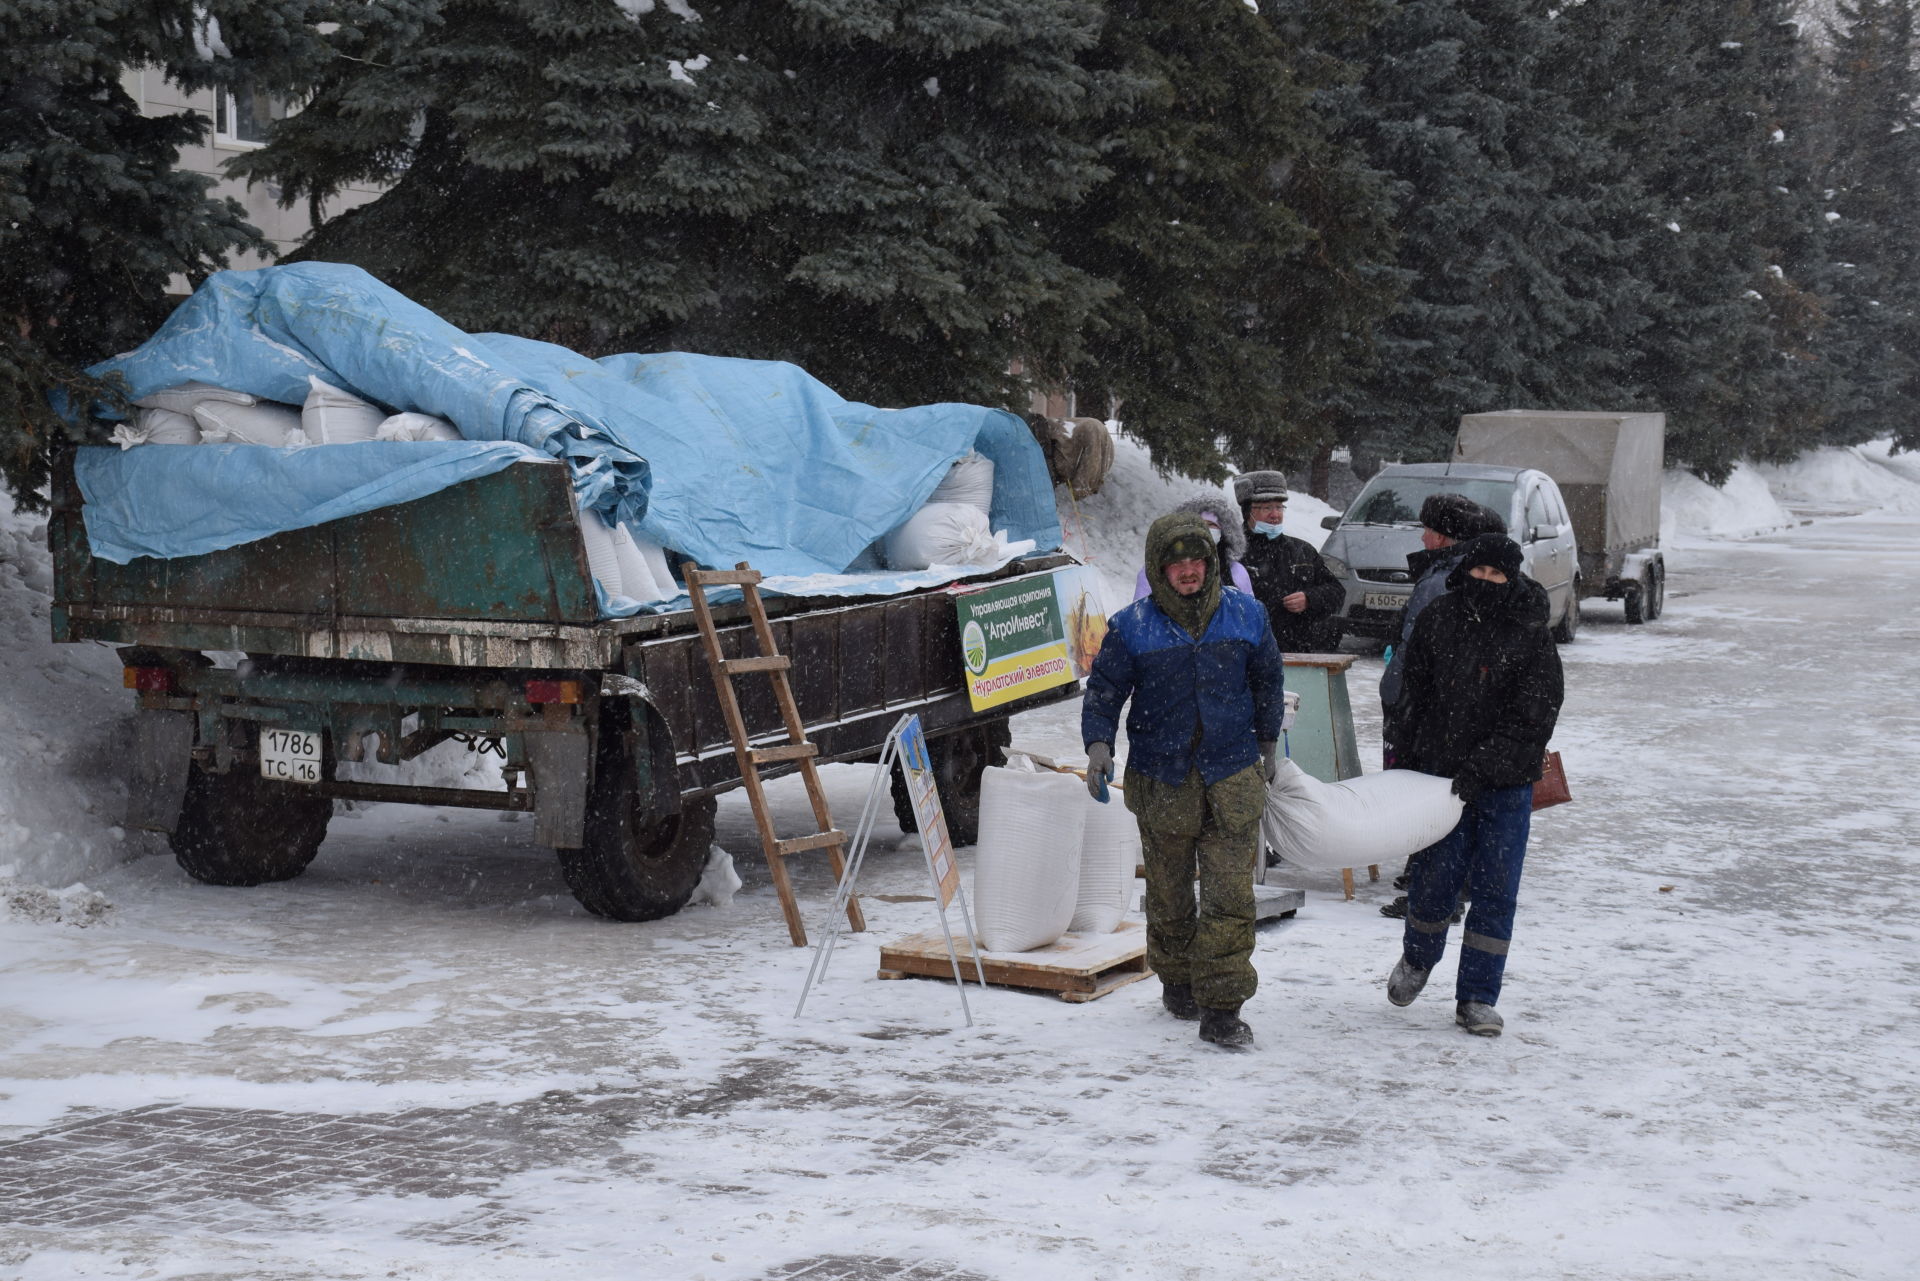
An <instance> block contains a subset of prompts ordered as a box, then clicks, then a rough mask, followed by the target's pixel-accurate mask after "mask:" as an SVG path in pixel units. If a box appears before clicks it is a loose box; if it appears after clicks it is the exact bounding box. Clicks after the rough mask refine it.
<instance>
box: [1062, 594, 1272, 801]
mask: <svg viewBox="0 0 1920 1281" xmlns="http://www.w3.org/2000/svg"><path fill="white" fill-rule="evenodd" d="M1285 679H1286V677H1285V668H1284V666H1283V665H1282V662H1281V658H1280V646H1279V645H1278V644H1277V643H1275V641H1274V639H1273V628H1272V627H1270V626H1269V625H1268V623H1267V608H1266V606H1264V605H1262V604H1261V603H1260V602H1259V601H1257V600H1255V599H1254V598H1253V597H1251V596H1248V595H1246V594H1245V593H1244V592H1221V593H1220V606H1219V608H1218V609H1216V610H1214V611H1213V617H1212V618H1210V619H1208V620H1207V630H1206V634H1205V635H1203V636H1201V638H1200V639H1199V640H1197V641H1196V640H1194V638H1193V637H1192V636H1189V635H1188V634H1187V632H1186V629H1185V628H1183V627H1181V626H1180V625H1179V624H1178V623H1176V622H1174V621H1173V620H1172V619H1170V618H1168V617H1167V616H1166V614H1164V613H1162V612H1161V610H1160V607H1159V606H1158V605H1156V604H1154V603H1153V598H1152V597H1147V598H1146V599H1144V600H1137V601H1135V602H1134V603H1133V604H1131V605H1129V606H1127V607H1126V608H1125V609H1123V610H1121V611H1120V612H1119V613H1117V614H1115V615H1114V616H1113V617H1112V618H1109V619H1108V620H1107V638H1106V640H1105V641H1104V642H1102V643H1101V646H1100V654H1099V657H1097V658H1095V659H1094V660H1093V670H1092V671H1091V672H1089V673H1088V674H1087V691H1086V697H1085V699H1084V701H1083V702H1082V703H1081V706H1080V738H1081V741H1082V742H1084V743H1086V744H1088V745H1091V744H1094V743H1108V744H1111V743H1113V741H1114V736H1115V734H1116V732H1117V730H1118V727H1119V723H1120V709H1121V707H1122V706H1124V705H1125V704H1126V701H1127V699H1128V698H1132V699H1133V708H1132V710H1130V711H1129V712H1128V713H1127V768H1129V769H1136V770H1139V771H1140V772H1141V773H1143V774H1146V775H1148V776H1149V777H1151V778H1155V779H1158V780H1159V781H1160V782H1163V783H1171V784H1176V785H1177V784H1180V783H1183V782H1185V781H1186V778H1187V773H1188V771H1190V770H1192V769H1195V768H1198V769H1199V771H1200V777H1201V778H1202V779H1204V780H1205V781H1206V782H1208V783H1217V782H1219V781H1220V780H1221V779H1223V778H1226V777H1228V776H1229V775H1232V774H1237V773H1239V772H1240V771H1241V770H1243V769H1245V768H1247V766H1249V765H1252V764H1254V763H1255V762H1256V761H1258V760H1259V759H1260V744H1261V743H1270V742H1274V741H1277V740H1278V739H1279V737H1280V714H1281V705H1280V693H1281V690H1282V688H1283V686H1284V683H1285ZM1196 729H1197V730H1198V731H1199V735H1198V743H1197V745H1196V743H1195V730H1196Z"/></svg>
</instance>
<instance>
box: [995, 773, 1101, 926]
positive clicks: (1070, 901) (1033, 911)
mask: <svg viewBox="0 0 1920 1281" xmlns="http://www.w3.org/2000/svg"><path fill="white" fill-rule="evenodd" d="M1086 801H1087V789H1086V785H1085V784H1084V783H1082V782H1081V781H1080V780H1079V779H1077V778H1075V777H1074V776H1073V775H1071V774H1055V773H1052V772H1051V771H1047V772H1043V773H1027V772H1026V771H1024V770H1011V769H1002V768H1000V767H999V766H989V767H988V768H987V770H986V772H985V773H984V774H983V775H982V776H981V779H980V840H979V844H978V846H977V847H976V850H975V853H974V863H973V923H974V928H975V929H976V930H978V931H979V934H980V946H981V947H983V948H985V949H986V950H987V951H989V952H1026V951H1030V950H1032V949H1033V948H1036V947H1045V946H1046V945H1047V944H1049V943H1051V942H1053V941H1054V940H1055V939H1057V938H1059V937H1060V936H1061V935H1062V934H1064V933H1066V932H1067V926H1068V925H1069V924H1071V923H1072V921H1073V910H1074V906H1075V904H1076V903H1077V902H1078V900H1079V895H1080V841H1081V838H1082V836H1084V835H1085V832H1086V823H1087V807H1086Z"/></svg>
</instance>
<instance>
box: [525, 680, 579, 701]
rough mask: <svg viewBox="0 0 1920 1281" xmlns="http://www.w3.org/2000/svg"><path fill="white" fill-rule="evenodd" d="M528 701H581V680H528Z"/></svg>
mask: <svg viewBox="0 0 1920 1281" xmlns="http://www.w3.org/2000/svg"><path fill="white" fill-rule="evenodd" d="M527 701H528V702H529V703H535V704H538V703H577V702H579V701H580V682H579V681H528V682H527Z"/></svg>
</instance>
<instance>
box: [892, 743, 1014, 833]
mask: <svg viewBox="0 0 1920 1281" xmlns="http://www.w3.org/2000/svg"><path fill="white" fill-rule="evenodd" d="M1012 744H1013V727H1012V726H1010V725H1008V724H1007V722H1005V721H993V722H991V723H989V724H986V725H981V726H977V727H975V728H973V729H967V730H961V731H960V732H959V733H958V734H949V735H947V736H946V737H945V738H936V739H933V740H931V741H930V742H928V744H927V755H928V756H929V757H931V758H932V761H933V777H934V781H935V783H936V784H937V785H938V786H939V788H940V808H941V809H942V810H944V811H945V812H946V816H947V835H948V836H951V837H952V838H953V843H954V844H955V845H972V844H973V843H974V842H975V841H978V840H979V839H980V776H981V775H982V774H983V773H985V772H986V768H987V766H989V765H998V764H1000V763H1001V759H1002V758H1001V756H1000V749H1001V748H1004V747H1009V746H1011V745H1012ZM891 783H892V786H893V816H894V818H895V819H896V820H898V821H899V824H900V830H901V831H903V832H917V831H919V830H920V824H919V823H918V822H917V821H916V820H915V819H914V816H913V798H912V797H910V796H908V795H907V785H906V783H904V782H903V781H902V780H901V778H900V771H899V770H898V769H897V768H896V769H895V770H894V771H893V778H892V780H891Z"/></svg>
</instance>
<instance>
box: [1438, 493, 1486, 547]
mask: <svg viewBox="0 0 1920 1281" xmlns="http://www.w3.org/2000/svg"><path fill="white" fill-rule="evenodd" d="M1486 511H1487V509H1486V508H1484V507H1482V506H1481V505H1480V504H1479V503H1476V502H1474V501H1473V500H1472V499H1471V498H1468V497H1467V496H1466V495H1465V494H1433V495H1430V496H1429V497H1428V498H1427V501H1426V502H1424V503H1421V504H1420V523H1421V524H1422V525H1425V526H1426V527H1427V528H1428V529H1431V530H1432V531H1433V532H1434V533H1436V534H1441V535H1444V536H1446V537H1448V538H1451V539H1454V540H1456V541H1458V540H1462V539H1467V538H1472V537H1474V536H1475V535H1476V534H1483V533H1486V532H1487V530H1486V525H1485V517H1484V516H1483V515H1482V513H1486ZM1488 514H1491V513H1488ZM1495 519H1498V518H1497V517H1496V518H1495ZM1503 524H1504V522H1503Z"/></svg>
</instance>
